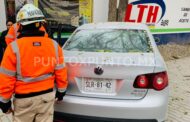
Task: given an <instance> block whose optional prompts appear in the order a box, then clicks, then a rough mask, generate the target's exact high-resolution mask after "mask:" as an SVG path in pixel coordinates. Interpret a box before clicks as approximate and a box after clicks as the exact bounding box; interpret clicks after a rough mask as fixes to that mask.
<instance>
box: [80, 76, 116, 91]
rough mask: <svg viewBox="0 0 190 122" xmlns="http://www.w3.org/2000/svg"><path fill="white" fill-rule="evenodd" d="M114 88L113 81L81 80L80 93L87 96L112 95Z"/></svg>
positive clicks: (114, 83)
mask: <svg viewBox="0 0 190 122" xmlns="http://www.w3.org/2000/svg"><path fill="white" fill-rule="evenodd" d="M115 87H116V81H115V80H109V79H91V78H82V91H83V92H85V93H87V94H102V95H114V94H115Z"/></svg>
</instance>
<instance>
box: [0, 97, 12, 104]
mask: <svg viewBox="0 0 190 122" xmlns="http://www.w3.org/2000/svg"><path fill="white" fill-rule="evenodd" d="M0 101H1V102H3V103H8V102H9V101H10V99H5V98H3V97H1V96H0Z"/></svg>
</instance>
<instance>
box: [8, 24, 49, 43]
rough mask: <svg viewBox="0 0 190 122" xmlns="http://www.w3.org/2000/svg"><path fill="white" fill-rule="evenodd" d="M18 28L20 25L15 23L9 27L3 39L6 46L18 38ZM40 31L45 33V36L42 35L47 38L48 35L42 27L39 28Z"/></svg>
mask: <svg viewBox="0 0 190 122" xmlns="http://www.w3.org/2000/svg"><path fill="white" fill-rule="evenodd" d="M19 27H20V25H19V24H18V23H15V24H13V25H12V26H11V27H10V29H9V31H8V33H7V35H6V37H5V41H6V44H7V45H8V44H10V43H11V42H13V41H14V40H16V39H17V37H18V36H19V32H18V29H19ZM40 30H41V31H44V32H45V35H44V36H45V37H48V34H47V32H46V30H45V28H44V27H43V26H42V27H41V28H40Z"/></svg>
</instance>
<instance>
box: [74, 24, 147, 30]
mask: <svg viewBox="0 0 190 122" xmlns="http://www.w3.org/2000/svg"><path fill="white" fill-rule="evenodd" d="M84 29H85V30H86V29H135V30H149V29H148V27H147V26H146V25H145V24H140V23H127V22H105V23H90V24H84V25H82V26H80V27H79V28H78V29H77V30H84Z"/></svg>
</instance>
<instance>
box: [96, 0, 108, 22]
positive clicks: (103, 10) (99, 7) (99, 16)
mask: <svg viewBox="0 0 190 122" xmlns="http://www.w3.org/2000/svg"><path fill="white" fill-rule="evenodd" d="M108 8H109V0H94V8H93V22H95V23H96V22H107V21H108V10H109V9H108Z"/></svg>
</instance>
